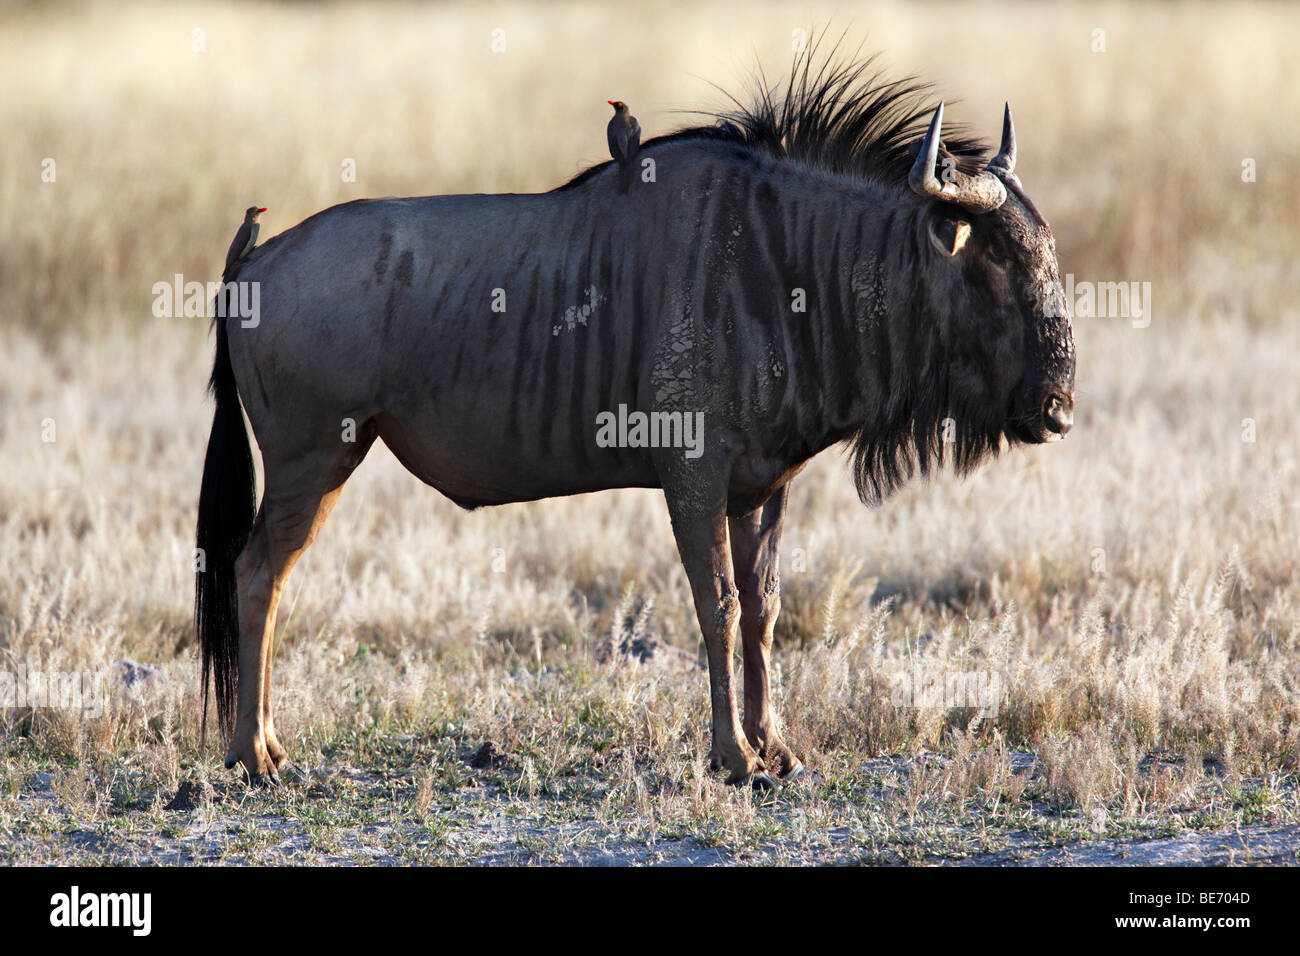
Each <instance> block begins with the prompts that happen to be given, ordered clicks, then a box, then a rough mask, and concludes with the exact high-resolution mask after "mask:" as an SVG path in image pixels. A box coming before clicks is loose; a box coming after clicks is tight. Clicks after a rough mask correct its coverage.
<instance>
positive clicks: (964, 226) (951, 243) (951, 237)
mask: <svg viewBox="0 0 1300 956" xmlns="http://www.w3.org/2000/svg"><path fill="white" fill-rule="evenodd" d="M969 238H970V223H968V222H966V221H965V220H964V219H948V218H946V217H945V218H941V219H939V220H938V222H931V223H930V241H931V242H932V243H934V247H935V248H936V249H938V250H939V252H940V253H942V254H943V255H945V256H949V257H952V256H955V255H956V254H957V253H959V252H961V250H962V246H964V245H966V240H967V239H969Z"/></svg>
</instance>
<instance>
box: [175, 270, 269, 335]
mask: <svg viewBox="0 0 1300 956" xmlns="http://www.w3.org/2000/svg"><path fill="white" fill-rule="evenodd" d="M151 291H152V292H153V314H154V317H155V318H159V319H179V318H196V319H224V318H237V319H239V324H240V325H241V326H242V327H243V328H246V329H255V328H257V326H258V325H259V324H260V323H261V321H262V320H261V312H262V289H261V283H259V282H239V281H235V282H198V281H196V280H191V281H189V282H186V281H185V276H183V275H182V274H181V273H179V272H178V273H176V275H174V276H173V277H172V281H171V282H155V283H154V284H153V288H152V290H151Z"/></svg>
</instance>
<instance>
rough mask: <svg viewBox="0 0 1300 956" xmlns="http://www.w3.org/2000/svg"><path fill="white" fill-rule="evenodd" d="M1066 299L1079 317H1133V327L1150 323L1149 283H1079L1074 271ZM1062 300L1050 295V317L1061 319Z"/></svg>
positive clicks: (1068, 280) (1047, 307) (1067, 278)
mask: <svg viewBox="0 0 1300 956" xmlns="http://www.w3.org/2000/svg"><path fill="white" fill-rule="evenodd" d="M1064 293H1065V299H1064V302H1065V303H1067V304H1068V305H1069V307H1070V310H1071V312H1072V313H1073V314H1074V317H1075V318H1076V319H1131V320H1132V322H1133V328H1135V329H1145V328H1146V327H1147V326H1149V325H1150V324H1151V283H1150V282H1089V281H1082V282H1076V281H1075V280H1074V273H1072V272H1071V273H1066V276H1065V288H1064ZM1061 302H1062V299H1061V297H1060V296H1055V295H1049V296H1048V297H1047V304H1046V305H1045V307H1044V312H1045V314H1046V315H1047V316H1048V317H1049V318H1061V316H1062V309H1061Z"/></svg>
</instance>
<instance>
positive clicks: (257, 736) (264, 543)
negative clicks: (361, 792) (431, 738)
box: [226, 429, 374, 783]
mask: <svg viewBox="0 0 1300 956" xmlns="http://www.w3.org/2000/svg"><path fill="white" fill-rule="evenodd" d="M373 441H374V435H373V432H372V431H370V430H368V429H363V430H362V434H359V435H358V436H357V441H356V442H352V443H342V446H343V447H337V445H336V444H335V443H336V442H337V438H329V439H326V441H325V442H324V443H323V445H322V447H319V448H314V449H311V450H310V451H307V452H303V453H301V454H298V455H295V456H293V457H289V456H286V455H284V454H277V453H275V452H274V451H270V452H264V461H265V472H266V491H265V493H264V495H263V497H262V506H261V508H260V509H259V510H258V514H257V520H256V521H255V522H254V524H253V531H252V534H251V535H250V536H249V539H248V544H247V545H246V546H245V547H244V550H243V552H242V553H241V554H240V555H239V560H238V561H237V562H236V567H235V572H236V579H237V585H238V588H239V681H238V699H237V716H236V722H235V735H234V739H233V740H232V741H231V745H230V750H229V752H228V753H227V754H226V766H227V767H234V766H235V765H236V764H241V765H242V766H243V768H244V770H245V772H246V773H247V774H248V775H249V778H250V780H252V781H253V782H263V781H270V782H273V783H278V782H279V778H278V776H277V775H276V772H277V771H278V770H279V768H280V766H281V765H282V764H283V763H284V761H285V760H286V759H287V756H288V755H287V753H286V751H285V748H284V747H283V745H281V743H280V741H279V738H278V737H277V735H276V732H275V720H274V717H273V711H272V706H271V669H272V654H273V650H274V644H275V624H276V616H277V612H278V610H279V604H280V596H281V594H282V593H283V591H284V587H285V584H286V582H287V581H288V578H289V573H290V572H291V571H292V570H293V566H294V564H296V563H297V561H298V558H299V557H301V556H302V553H303V552H304V551H306V550H307V548H308V547H309V546H310V545H311V543H312V541H313V540H314V539H315V537H316V535H317V533H318V532H319V531H320V528H321V526H322V525H323V524H324V523H325V519H326V518H327V517H329V513H330V511H331V510H332V509H333V507H334V504H335V502H336V501H337V500H338V496H339V493H340V492H341V491H342V490H343V483H344V482H345V481H346V480H347V478H348V476H349V475H350V474H351V473H352V471H353V469H354V468H355V467H356V466H357V464H359V463H360V461H361V459H362V458H363V457H364V456H365V453H366V451H367V450H368V449H369V447H370V444H371V443H372V442H373Z"/></svg>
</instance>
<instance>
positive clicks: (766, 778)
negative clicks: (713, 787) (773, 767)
mask: <svg viewBox="0 0 1300 956" xmlns="http://www.w3.org/2000/svg"><path fill="white" fill-rule="evenodd" d="M727 782H728V783H729V784H731V785H732V786H735V787H744V786H749V787H753V788H754V790H755V791H756V792H762V791H764V790H779V789H780V788H781V781H780V780H777V779H776V777H774V776H772V775H771V774H770V773H765V772H762V771H759V772H757V773H751V774H750V775H749V776H747V777H741V778H740V779H739V780H734V781H733V780H728V781H727Z"/></svg>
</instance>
